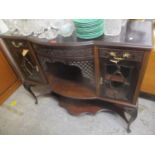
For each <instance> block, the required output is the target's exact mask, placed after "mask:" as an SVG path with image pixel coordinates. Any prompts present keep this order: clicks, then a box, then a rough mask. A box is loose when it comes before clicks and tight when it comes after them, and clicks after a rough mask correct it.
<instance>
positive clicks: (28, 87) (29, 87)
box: [23, 83, 38, 104]
mask: <svg viewBox="0 0 155 155" xmlns="http://www.w3.org/2000/svg"><path fill="white" fill-rule="evenodd" d="M23 86H24V88H25V89H26V90H27V91H28V92H29V93H30V94H31V95H32V96H33V97H34V99H35V104H38V99H37V97H36V96H35V94H34V93H33V91H32V90H31V87H32V85H30V84H27V83H24V84H23Z"/></svg>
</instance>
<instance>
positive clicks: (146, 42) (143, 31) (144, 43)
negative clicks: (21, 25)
mask: <svg viewBox="0 0 155 155" xmlns="http://www.w3.org/2000/svg"><path fill="white" fill-rule="evenodd" d="M0 37H1V38H12V39H25V40H29V41H31V42H34V43H38V44H43V45H50V46H83V45H97V46H111V47H132V48H140V49H152V48H153V24H152V21H150V20H145V21H143V22H142V21H128V22H127V24H126V26H124V27H122V31H121V33H120V35H119V36H105V35H103V36H101V37H99V38H97V39H93V40H83V39H79V38H77V37H76V35H75V34H74V33H73V34H72V36H70V37H62V36H58V37H57V38H56V39H54V40H47V39H40V38H36V37H32V36H26V37H25V36H7V35H0Z"/></svg>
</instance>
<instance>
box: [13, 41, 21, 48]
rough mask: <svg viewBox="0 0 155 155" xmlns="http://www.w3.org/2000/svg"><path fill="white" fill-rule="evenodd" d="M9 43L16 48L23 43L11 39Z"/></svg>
mask: <svg viewBox="0 0 155 155" xmlns="http://www.w3.org/2000/svg"><path fill="white" fill-rule="evenodd" d="M11 44H12V45H13V46H14V47H16V48H20V47H21V46H23V43H22V42H18V43H17V42H14V41H12V42H11Z"/></svg>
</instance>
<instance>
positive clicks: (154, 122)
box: [0, 86, 155, 135]
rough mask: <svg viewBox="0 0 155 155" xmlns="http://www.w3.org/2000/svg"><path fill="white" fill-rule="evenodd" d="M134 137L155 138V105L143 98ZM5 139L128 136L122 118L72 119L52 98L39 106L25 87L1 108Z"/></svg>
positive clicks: (101, 115)
mask: <svg viewBox="0 0 155 155" xmlns="http://www.w3.org/2000/svg"><path fill="white" fill-rule="evenodd" d="M131 129H132V132H131V133H130V134H155V103H154V102H153V101H149V100H146V99H142V98H139V112H138V117H137V119H136V120H135V121H134V122H133V124H132V125H131ZM0 134H1V135H3V134H4V135H10V134H13V135H17V134H19V135H21V134H24V135H25V134H26V135H48V134H51V135H74V134H75V135H80V134H82V135H98V134H104V135H105V134H108V135H109V134H128V133H126V123H125V122H124V121H123V120H122V118H121V117H119V116H118V115H113V114H110V113H103V112H101V113H97V114H96V115H94V116H92V115H84V116H83V115H82V116H78V117H76V116H72V115H70V114H68V113H67V112H66V110H65V109H63V108H62V107H60V106H59V105H58V102H57V100H55V99H54V98H52V97H50V96H44V97H39V104H38V105H35V104H34V99H33V98H32V97H31V96H30V94H29V93H28V92H27V91H25V89H24V88H23V86H21V87H20V88H19V89H18V90H17V91H16V92H15V93H14V94H13V95H12V96H11V97H10V98H8V99H7V100H6V102H5V103H4V104H3V105H2V106H0Z"/></svg>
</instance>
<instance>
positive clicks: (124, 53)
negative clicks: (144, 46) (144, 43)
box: [99, 48, 144, 62]
mask: <svg viewBox="0 0 155 155" xmlns="http://www.w3.org/2000/svg"><path fill="white" fill-rule="evenodd" d="M99 52H100V57H103V58H108V59H114V60H118V61H122V60H125V61H137V62H141V61H142V60H143V56H144V52H143V51H132V50H118V49H107V48H99Z"/></svg>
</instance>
